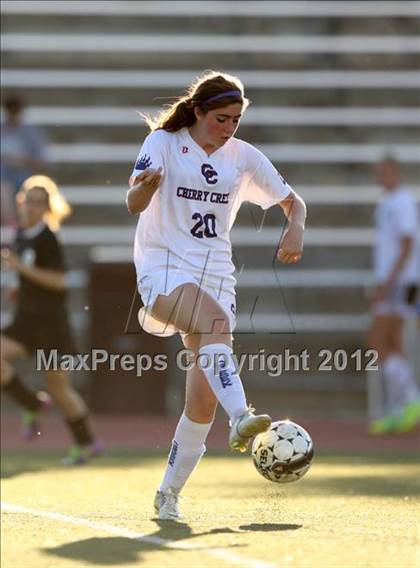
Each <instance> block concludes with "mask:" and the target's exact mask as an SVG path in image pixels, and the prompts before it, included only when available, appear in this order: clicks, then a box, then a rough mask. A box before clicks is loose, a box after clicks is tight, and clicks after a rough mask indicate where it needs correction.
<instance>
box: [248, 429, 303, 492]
mask: <svg viewBox="0 0 420 568" xmlns="http://www.w3.org/2000/svg"><path fill="white" fill-rule="evenodd" d="M313 456H314V445H313V442H312V438H311V437H310V435H309V434H308V432H307V431H306V430H305V429H304V428H302V426H299V424H295V423H294V422H291V421H290V420H279V421H278V422H273V423H272V424H271V426H270V429H269V430H267V431H266V432H262V433H261V434H258V435H257V436H255V438H254V442H253V444H252V459H253V461H254V465H255V467H256V468H257V471H258V472H259V473H260V474H261V475H262V476H263V477H265V478H266V479H268V480H269V481H274V482H275V483H290V482H291V481H297V480H298V479H300V478H301V477H303V476H304V475H305V473H306V472H307V471H308V470H309V468H310V466H311V462H312V458H313Z"/></svg>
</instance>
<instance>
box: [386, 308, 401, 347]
mask: <svg viewBox="0 0 420 568" xmlns="http://www.w3.org/2000/svg"><path fill="white" fill-rule="evenodd" d="M404 321H405V320H404V318H403V317H401V316H399V315H392V316H389V318H388V321H387V325H388V328H387V329H388V346H389V350H390V351H392V352H397V353H401V352H402V351H403V350H404V346H403V331H404Z"/></svg>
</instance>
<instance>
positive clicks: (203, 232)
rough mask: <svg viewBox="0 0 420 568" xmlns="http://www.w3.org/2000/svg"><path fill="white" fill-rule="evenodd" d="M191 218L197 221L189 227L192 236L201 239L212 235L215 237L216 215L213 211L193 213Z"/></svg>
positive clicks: (210, 237)
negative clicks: (202, 213) (203, 213)
mask: <svg viewBox="0 0 420 568" xmlns="http://www.w3.org/2000/svg"><path fill="white" fill-rule="evenodd" d="M192 218H193V221H197V223H196V224H195V225H194V227H193V228H192V229H191V234H192V236H193V237H196V238H197V239H202V238H203V237H207V238H209V239H212V238H213V237H217V233H216V216H215V215H213V213H206V214H205V215H201V214H200V213H194V215H193V216H192ZM203 226H204V228H203Z"/></svg>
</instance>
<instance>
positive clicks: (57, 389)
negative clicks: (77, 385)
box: [44, 369, 73, 395]
mask: <svg viewBox="0 0 420 568" xmlns="http://www.w3.org/2000/svg"><path fill="white" fill-rule="evenodd" d="M44 376H45V384H46V387H47V390H48V391H49V392H50V393H51V394H52V395H60V394H62V393H66V392H68V391H69V390H71V389H72V388H73V387H72V385H71V378H70V373H68V372H67V371H62V370H61V369H57V370H54V369H49V370H48V371H45V374H44Z"/></svg>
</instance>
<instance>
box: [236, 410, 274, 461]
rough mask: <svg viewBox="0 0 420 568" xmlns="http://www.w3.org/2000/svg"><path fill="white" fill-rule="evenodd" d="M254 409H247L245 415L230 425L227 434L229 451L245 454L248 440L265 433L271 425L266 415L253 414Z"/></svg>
mask: <svg viewBox="0 0 420 568" xmlns="http://www.w3.org/2000/svg"><path fill="white" fill-rule="evenodd" d="M254 412H255V408H251V407H249V409H248V410H247V412H246V413H245V414H242V416H239V418H237V419H236V420H235V422H234V423H233V424H232V427H231V429H230V434H229V446H230V449H231V450H236V451H239V452H246V450H247V448H248V444H249V441H250V439H251V438H252V437H253V436H256V435H257V434H260V433H261V432H265V431H266V430H268V428H269V427H270V425H271V417H270V416H269V415H268V414H258V415H257V416H255V414H254Z"/></svg>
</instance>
